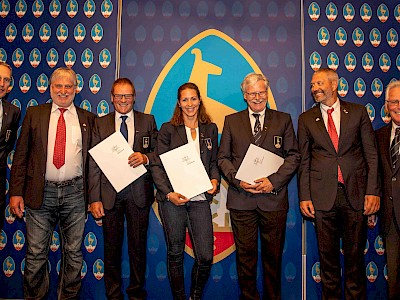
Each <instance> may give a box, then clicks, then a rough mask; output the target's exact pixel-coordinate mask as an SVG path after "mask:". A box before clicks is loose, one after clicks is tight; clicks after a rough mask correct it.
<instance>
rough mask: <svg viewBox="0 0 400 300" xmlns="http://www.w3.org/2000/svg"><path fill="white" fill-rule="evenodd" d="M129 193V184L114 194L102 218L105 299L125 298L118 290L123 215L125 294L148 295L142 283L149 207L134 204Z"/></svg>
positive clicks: (135, 296) (133, 295) (131, 296)
mask: <svg viewBox="0 0 400 300" xmlns="http://www.w3.org/2000/svg"><path fill="white" fill-rule="evenodd" d="M131 195H132V194H131V191H130V187H129V186H128V187H127V188H125V189H123V190H122V191H121V192H119V193H118V194H117V198H116V200H115V205H114V207H113V208H112V209H111V210H105V217H104V220H103V234H104V282H105V286H106V293H107V298H108V299H124V297H123V294H122V291H121V287H122V279H121V275H122V274H121V256H122V244H123V238H124V217H125V218H126V223H127V236H128V254H129V267H130V282H129V286H128V288H127V289H126V293H127V294H128V297H129V299H146V296H147V293H146V291H145V289H144V285H145V273H146V247H147V229H148V226H149V212H150V207H145V208H140V207H138V206H136V204H135V202H134V201H133V199H132V196H131ZM138 196H139V197H140V195H138Z"/></svg>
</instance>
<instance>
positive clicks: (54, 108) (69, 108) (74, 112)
mask: <svg viewBox="0 0 400 300" xmlns="http://www.w3.org/2000/svg"><path fill="white" fill-rule="evenodd" d="M59 108H65V109H66V110H68V111H69V112H70V113H71V114H74V115H76V109H75V105H74V103H71V105H70V106H68V107H60V106H58V105H57V104H55V103H54V102H52V104H51V112H52V113H54V112H55V111H57V110H58V109H59Z"/></svg>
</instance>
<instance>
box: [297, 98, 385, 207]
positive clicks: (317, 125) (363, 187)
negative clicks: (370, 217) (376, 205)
mask: <svg viewBox="0 0 400 300" xmlns="http://www.w3.org/2000/svg"><path fill="white" fill-rule="evenodd" d="M298 138H299V148H300V153H301V163H300V167H299V178H298V179H299V200H300V201H303V200H312V202H313V205H314V208H315V209H317V210H323V211H328V210H330V209H331V208H332V207H333V204H334V203H335V199H336V192H337V185H338V181H337V176H338V165H340V169H341V171H342V173H343V179H344V183H345V186H346V193H347V196H348V200H349V202H350V205H351V206H352V207H353V208H354V209H356V210H360V209H363V207H364V196H365V195H376V196H379V195H380V187H379V181H378V152H377V148H376V142H375V135H374V131H373V129H372V125H371V121H370V119H369V117H368V113H367V111H366V109H365V107H364V106H362V105H359V104H354V103H350V102H345V101H342V100H340V135H339V148H338V152H336V150H335V148H334V146H333V143H332V141H331V139H330V137H329V134H328V131H327V130H326V127H325V124H324V120H323V118H322V113H321V109H320V105H319V104H317V105H316V106H315V107H313V108H311V109H310V110H308V111H306V112H304V113H302V114H301V115H300V117H299V126H298Z"/></svg>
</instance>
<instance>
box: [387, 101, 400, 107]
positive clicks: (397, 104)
mask: <svg viewBox="0 0 400 300" xmlns="http://www.w3.org/2000/svg"><path fill="white" fill-rule="evenodd" d="M386 103H387V104H388V105H389V106H399V103H400V100H386Z"/></svg>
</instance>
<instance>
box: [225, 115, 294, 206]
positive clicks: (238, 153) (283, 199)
mask: <svg viewBox="0 0 400 300" xmlns="http://www.w3.org/2000/svg"><path fill="white" fill-rule="evenodd" d="M251 143H252V144H254V137H253V133H252V128H251V125H250V119H249V111H248V109H245V110H243V111H240V112H237V113H234V114H232V115H229V116H227V117H226V118H225V123H224V129H223V131H222V136H221V142H220V148H219V153H218V165H219V167H220V169H221V171H222V173H223V174H224V175H225V177H226V179H227V180H228V182H229V189H228V196H227V207H228V209H237V210H253V209H256V208H257V207H258V208H260V209H261V210H263V211H278V210H287V209H288V208H289V204H288V192H287V185H288V183H289V181H290V179H291V178H292V176H293V174H294V173H295V172H296V170H297V167H298V165H299V162H300V154H299V151H298V146H297V140H296V135H295V133H294V129H293V123H292V119H291V117H290V115H289V114H287V113H283V112H279V111H275V110H272V109H268V108H267V109H266V110H265V117H264V124H263V130H262V135H261V138H260V147H261V148H264V149H266V150H268V151H270V152H272V153H275V154H276V155H279V156H280V157H282V158H284V163H283V164H282V166H281V167H280V168H279V169H278V171H277V172H276V173H274V174H271V175H270V176H268V179H269V180H270V181H271V183H272V185H273V186H274V189H275V191H277V192H278V193H277V194H276V195H275V194H252V193H249V192H246V191H245V190H243V189H242V188H241V187H240V180H238V179H235V175H236V173H237V171H238V169H239V167H240V164H241V163H242V160H243V158H244V157H245V155H246V152H247V149H248V148H249V146H250V144H251Z"/></svg>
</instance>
